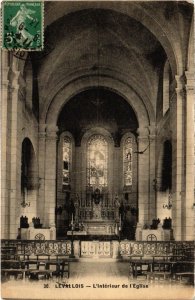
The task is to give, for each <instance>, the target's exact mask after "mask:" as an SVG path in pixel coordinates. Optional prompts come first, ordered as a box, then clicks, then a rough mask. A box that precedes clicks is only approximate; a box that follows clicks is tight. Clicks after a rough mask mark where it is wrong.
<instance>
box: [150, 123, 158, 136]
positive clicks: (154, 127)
mask: <svg viewBox="0 0 195 300" xmlns="http://www.w3.org/2000/svg"><path fill="white" fill-rule="evenodd" d="M148 129H149V133H150V134H149V137H150V139H153V138H155V137H156V132H157V128H156V125H155V124H153V125H150V126H148Z"/></svg>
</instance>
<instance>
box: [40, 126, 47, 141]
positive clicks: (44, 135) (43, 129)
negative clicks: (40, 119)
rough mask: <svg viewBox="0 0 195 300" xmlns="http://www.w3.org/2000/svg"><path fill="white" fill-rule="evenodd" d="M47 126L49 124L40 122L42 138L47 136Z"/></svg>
mask: <svg viewBox="0 0 195 300" xmlns="http://www.w3.org/2000/svg"><path fill="white" fill-rule="evenodd" d="M46 127H47V124H39V137H40V138H45V137H46Z"/></svg>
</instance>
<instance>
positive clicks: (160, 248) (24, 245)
mask: <svg viewBox="0 0 195 300" xmlns="http://www.w3.org/2000/svg"><path fill="white" fill-rule="evenodd" d="M99 241H100V242H101V241H102V240H101V239H100V240H99ZM97 243H98V240H97ZM108 243H110V244H111V245H112V241H108ZM1 246H2V247H3V246H9V247H15V248H16V253H17V254H19V255H51V256H52V255H65V256H66V255H70V254H71V241H69V240H56V241H54V240H40V241H38V240H1ZM79 247H80V243H79ZM190 249H191V250H192V251H193V249H194V242H193V241H183V242H181V241H129V240H122V241H120V242H119V252H120V254H121V255H122V256H130V255H140V256H144V255H145V256H147V255H148V256H150V255H151V256H153V255H167V254H170V255H171V254H172V255H183V254H185V252H187V251H188V250H190Z"/></svg>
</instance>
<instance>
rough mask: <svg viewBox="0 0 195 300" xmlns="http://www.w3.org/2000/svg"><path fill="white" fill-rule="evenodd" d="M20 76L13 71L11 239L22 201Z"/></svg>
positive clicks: (17, 224)
mask: <svg viewBox="0 0 195 300" xmlns="http://www.w3.org/2000/svg"><path fill="white" fill-rule="evenodd" d="M19 76H20V72H19V71H17V70H16V69H15V68H14V70H13V71H12V87H11V143H10V144H11V145H10V149H11V157H10V166H11V168H10V174H11V177H10V180H11V184H10V211H9V216H10V235H9V237H10V239H15V238H16V237H17V233H18V227H19V220H17V217H18V216H17V212H18V205H20V202H21V199H18V197H19V193H18V185H19V181H20V178H19V175H20V168H19V166H20V165H21V164H20V161H21V158H20V157H21V156H20V155H19V153H18V118H19V111H18V91H19V83H18V80H19Z"/></svg>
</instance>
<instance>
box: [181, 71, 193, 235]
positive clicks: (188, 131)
mask: <svg viewBox="0 0 195 300" xmlns="http://www.w3.org/2000/svg"><path fill="white" fill-rule="evenodd" d="M185 76H186V85H185V90H186V95H185V96H186V99H185V167H186V170H185V206H184V212H185V218H184V221H185V224H183V225H184V226H182V228H183V229H184V230H183V238H184V239H185V240H194V211H195V210H194V209H193V203H194V202H195V201H194V163H193V162H194V73H190V72H185Z"/></svg>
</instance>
